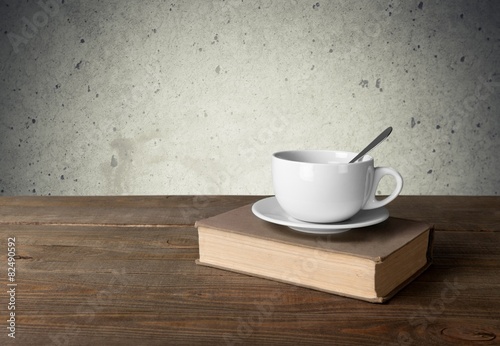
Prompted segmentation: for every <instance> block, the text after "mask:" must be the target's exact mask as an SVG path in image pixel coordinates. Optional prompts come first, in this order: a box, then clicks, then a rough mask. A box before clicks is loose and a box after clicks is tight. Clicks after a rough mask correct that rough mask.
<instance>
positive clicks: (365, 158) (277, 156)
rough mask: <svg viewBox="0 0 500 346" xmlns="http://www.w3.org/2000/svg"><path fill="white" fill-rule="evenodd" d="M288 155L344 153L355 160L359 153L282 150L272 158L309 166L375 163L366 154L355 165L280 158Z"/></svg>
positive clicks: (345, 163) (343, 163)
mask: <svg viewBox="0 0 500 346" xmlns="http://www.w3.org/2000/svg"><path fill="white" fill-rule="evenodd" d="M286 153H343V154H346V155H347V156H349V157H352V158H354V156H356V155H357V154H358V153H356V152H352V151H346V150H326V149H325V150H323V149H293V150H281V151H276V152H274V153H273V154H272V157H273V158H275V159H277V160H283V161H288V162H296V163H304V164H308V165H325V166H327V165H347V164H348V165H360V164H363V163H367V162H371V161H373V157H372V156H370V155H368V154H366V155H365V156H364V157H363V160H362V161H357V162H353V163H349V162H305V161H299V160H292V159H289V158H283V157H279V155H280V154H286Z"/></svg>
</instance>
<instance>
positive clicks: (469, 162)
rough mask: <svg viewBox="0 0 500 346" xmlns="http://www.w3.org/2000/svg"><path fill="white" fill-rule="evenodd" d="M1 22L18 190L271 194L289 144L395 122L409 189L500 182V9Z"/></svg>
mask: <svg viewBox="0 0 500 346" xmlns="http://www.w3.org/2000/svg"><path fill="white" fill-rule="evenodd" d="M0 21H1V28H0V29H1V32H0V34H1V41H0V50H1V52H0V63H1V65H0V71H1V78H0V89H1V94H0V107H1V108H0V109H1V110H0V112H1V113H0V191H1V194H3V195H27V194H36V195H39V194H41V195H48V194H51V195H76V194H78V195H88V194H100V195H102V194H270V193H272V186H271V176H270V155H271V153H272V152H274V151H277V150H282V149H294V148H310V149H345V150H352V151H357V150H359V149H360V148H361V147H363V146H364V145H365V144H366V143H367V142H369V141H370V140H371V139H372V138H373V137H375V136H376V135H377V134H378V133H379V132H380V131H382V130H383V129H384V128H385V127H387V126H393V127H394V131H393V133H392V134H391V137H390V138H389V140H388V141H387V142H385V143H384V144H383V145H381V146H379V147H378V148H377V149H376V151H375V152H374V153H373V154H374V156H375V159H376V164H377V165H383V166H392V167H394V168H396V169H398V170H399V171H400V172H401V174H402V175H403V177H404V178H405V187H404V189H403V194H477V195H498V194H499V192H500V174H499V172H500V163H499V162H500V159H499V154H498V153H499V152H500V138H499V132H500V97H499V95H500V2H499V1H477V2H476V1H451V0H450V1H401V0H400V1H391V0H387V1H373V2H372V1H325V0H322V1H319V2H316V1H284V0H279V1H270V0H269V1H266V0H243V1H242V0H237V1H236V0H228V1H205V0H191V1H174V0H170V1H168V2H165V1H125V0H123V1H118V0H109V1H101V2H99V1H95V0H91V1H83V0H81V1H76V0H62V1H61V0H58V1H56V0H53V1H50V0H42V1H33V0H31V1H14V0H3V1H2V2H1V3H0ZM387 180H389V179H387ZM390 187H391V182H390V181H384V182H383V184H382V185H381V186H380V189H379V190H380V192H381V193H387V192H388V190H389V189H390Z"/></svg>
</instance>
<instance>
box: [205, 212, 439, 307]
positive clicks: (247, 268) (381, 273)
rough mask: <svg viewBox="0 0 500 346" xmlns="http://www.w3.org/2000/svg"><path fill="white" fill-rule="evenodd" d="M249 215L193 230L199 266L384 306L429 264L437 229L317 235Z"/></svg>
mask: <svg viewBox="0 0 500 346" xmlns="http://www.w3.org/2000/svg"><path fill="white" fill-rule="evenodd" d="M251 207H252V205H246V206H243V207H240V208H237V209H234V210H231V211H228V212H226V213H223V214H220V215H216V216H213V217H210V218H207V219H203V220H199V221H197V222H196V224H195V226H196V227H197V228H198V234H199V246H200V258H199V259H198V260H197V263H198V264H201V265H207V266H212V267H216V268H220V269H225V270H231V271H235V272H240V273H244V274H247V275H253V276H258V277H263V278H267V279H272V280H277V281H282V282H286V283H290V284H295V285H299V286H304V287H308V288H312V289H317V290H321V291H326V292H330V293H335V294H339V295H343V296H348V297H353V298H358V299H363V300H367V301H370V302H384V301H387V300H388V299H390V298H391V297H392V296H393V295H394V294H396V293H397V292H398V291H399V290H400V289H401V288H402V287H404V286H405V285H406V284H408V283H409V282H411V281H412V280H413V279H414V278H415V277H416V276H418V275H419V274H420V273H421V272H423V271H424V270H425V269H426V268H427V267H428V266H429V265H430V264H431V262H432V237H433V229H432V227H430V226H429V225H428V224H426V223H423V222H418V221H412V220H406V219H399V218H393V217H389V219H387V220H386V221H384V222H382V223H380V224H377V225H373V226H369V227H363V228H356V229H351V230H349V231H347V232H344V233H339V234H331V235H316V234H305V233H301V232H297V231H294V230H292V229H290V228H288V227H285V226H280V225H275V224H272V223H269V222H267V221H263V220H261V219H259V218H258V217H256V216H255V215H254V214H253V213H252V211H251Z"/></svg>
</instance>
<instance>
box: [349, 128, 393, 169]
mask: <svg viewBox="0 0 500 346" xmlns="http://www.w3.org/2000/svg"><path fill="white" fill-rule="evenodd" d="M391 132H392V127H391V126H389V127H388V128H386V129H385V130H384V132H382V133H381V134H379V135H378V136H377V138H375V139H374V140H373V141H372V142H371V143H370V144H368V145H367V146H366V148H364V149H363V150H361V152H360V153H359V154H358V155H356V156H355V157H354V159H352V160H351V161H349V163H354V162H356V161H358V160H359V159H361V158H362V157H363V156H365V155H366V153H368V152H369V151H370V150H372V149H373V148H375V147H376V146H377V145H379V144H380V142H382V141H383V140H384V139H386V138H387V137H388V136H389V135H390V134H391Z"/></svg>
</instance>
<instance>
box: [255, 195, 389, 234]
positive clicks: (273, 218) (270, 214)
mask: <svg viewBox="0 0 500 346" xmlns="http://www.w3.org/2000/svg"><path fill="white" fill-rule="evenodd" d="M252 212H253V213H254V214H255V216H257V217H258V218H259V219H262V220H264V221H268V222H271V223H275V224H278V225H283V226H288V227H290V228H291V229H294V230H296V231H299V232H305V233H314V234H334V233H341V232H345V231H348V230H350V229H352V228H360V227H366V226H371V225H375V224H377V223H380V222H382V221H385V220H387V218H388V217H389V212H388V211H387V209H386V208H384V207H381V208H377V209H372V210H361V211H360V212H359V213H357V214H356V215H354V216H353V217H351V218H350V219H349V220H346V221H343V222H337V223H310V222H304V221H300V220H297V219H294V218H293V217H291V216H289V215H288V214H286V213H285V211H284V210H283V209H282V208H281V207H280V205H279V204H278V201H277V200H276V197H268V198H264V199H261V200H260V201H257V202H255V203H254V205H252Z"/></svg>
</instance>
